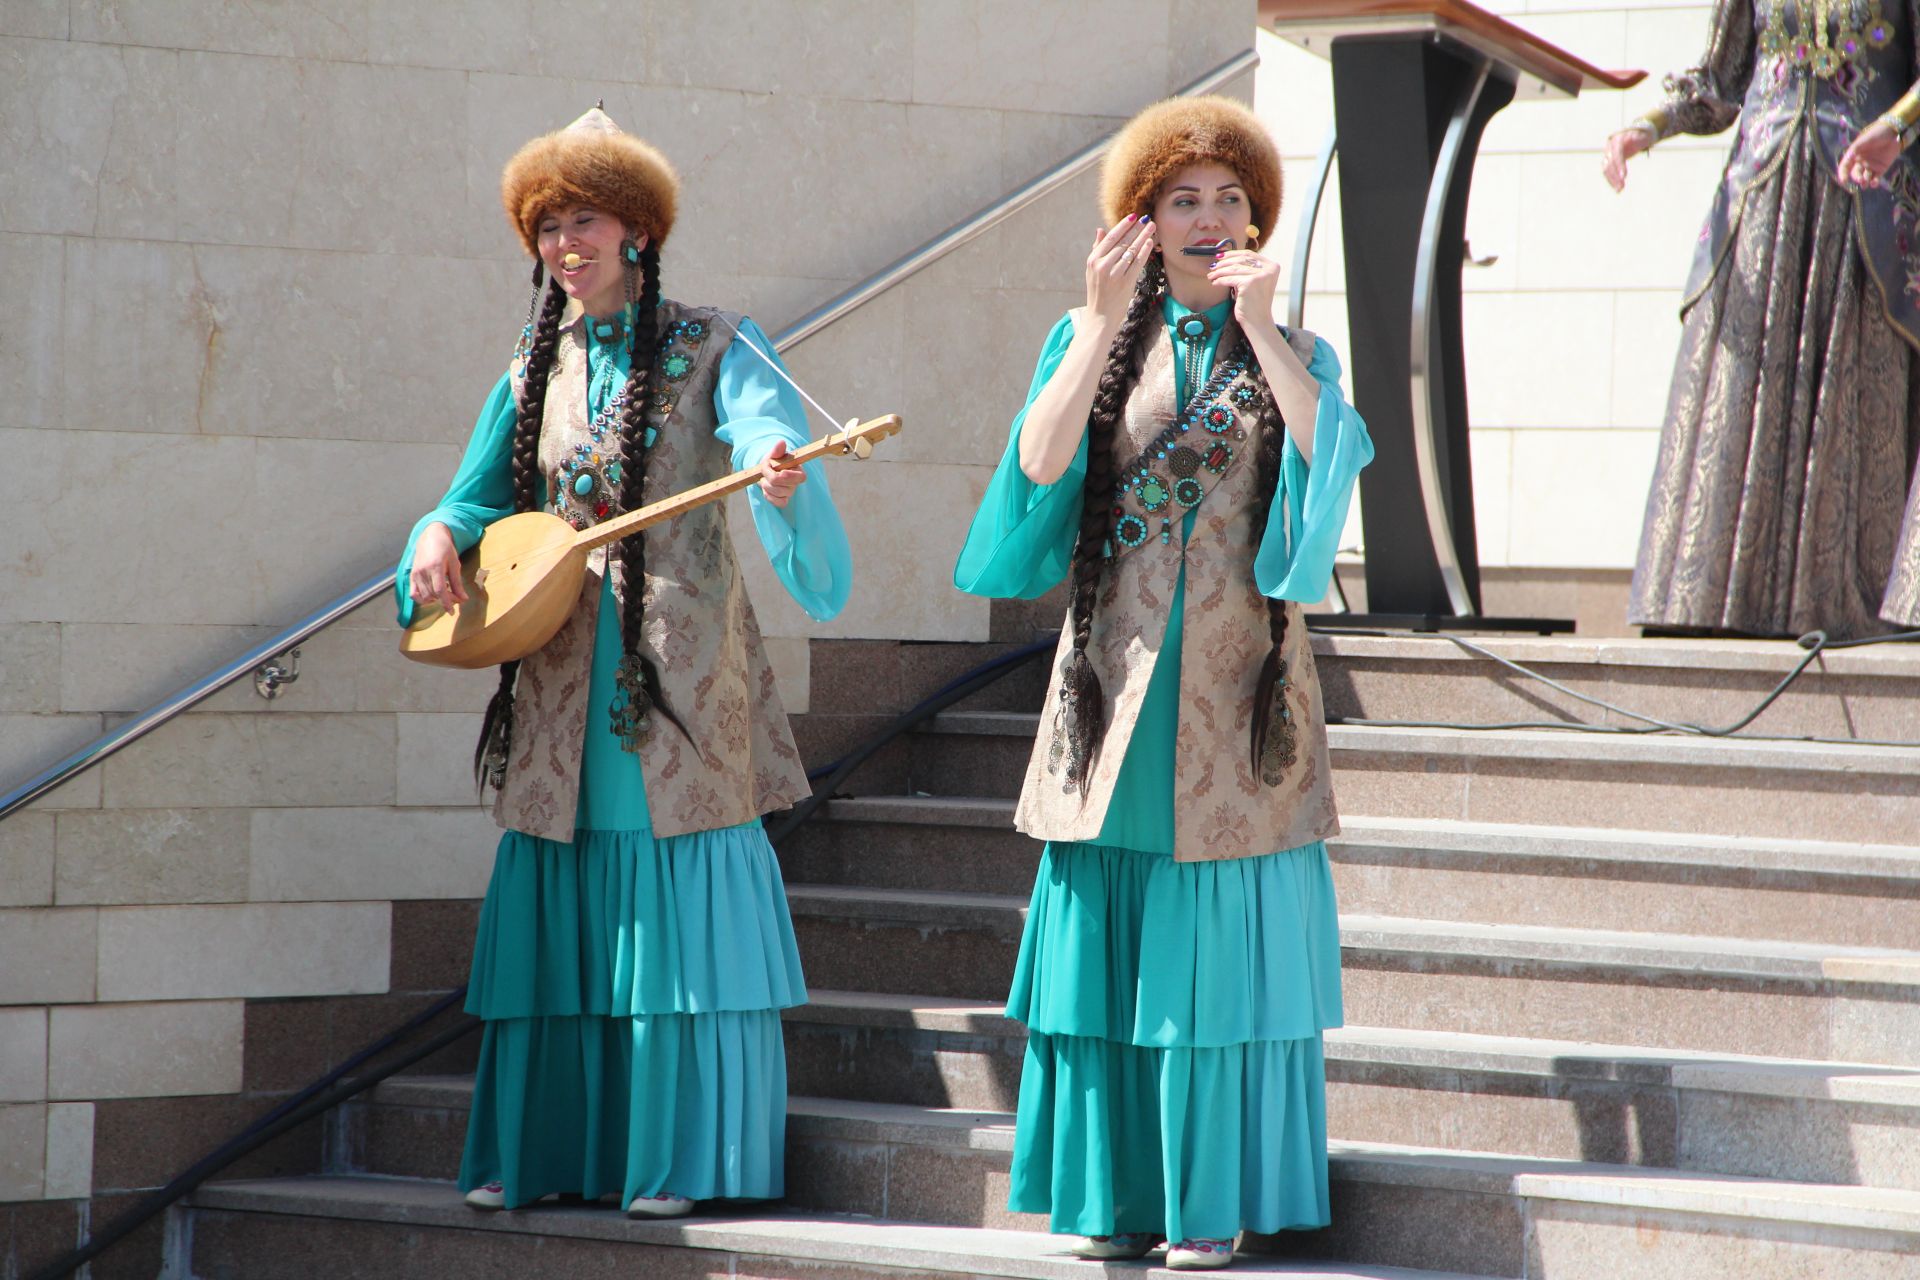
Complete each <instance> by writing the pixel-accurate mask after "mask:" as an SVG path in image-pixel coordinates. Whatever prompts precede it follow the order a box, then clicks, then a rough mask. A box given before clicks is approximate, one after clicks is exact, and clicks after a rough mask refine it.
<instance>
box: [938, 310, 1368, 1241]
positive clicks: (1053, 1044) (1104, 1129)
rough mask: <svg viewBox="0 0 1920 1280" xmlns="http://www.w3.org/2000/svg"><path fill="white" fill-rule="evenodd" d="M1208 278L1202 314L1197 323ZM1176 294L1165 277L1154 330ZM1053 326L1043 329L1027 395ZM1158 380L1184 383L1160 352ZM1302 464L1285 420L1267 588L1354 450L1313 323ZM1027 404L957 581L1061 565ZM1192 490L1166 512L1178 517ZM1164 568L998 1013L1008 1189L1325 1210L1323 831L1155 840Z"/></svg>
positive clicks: (1192, 1219) (1235, 1222) (1193, 1229)
mask: <svg viewBox="0 0 1920 1280" xmlns="http://www.w3.org/2000/svg"><path fill="white" fill-rule="evenodd" d="M1231 308H1232V303H1231V302H1230V301H1229V302H1224V303H1222V304H1220V306H1218V307H1215V308H1213V309H1212V310H1210V311H1209V312H1208V313H1207V315H1208V318H1209V319H1210V320H1212V321H1213V326H1212V332H1213V334H1214V335H1215V336H1214V337H1213V338H1212V339H1211V340H1210V341H1209V343H1208V347H1207V349H1206V351H1205V353H1204V354H1205V358H1204V360H1203V363H1202V372H1201V377H1202V379H1204V378H1206V377H1207V376H1208V374H1209V372H1210V371H1211V368H1212V364H1213V359H1214V356H1215V354H1216V351H1215V349H1214V348H1215V347H1216V346H1217V344H1218V334H1219V332H1220V324H1221V322H1222V321H1224V320H1225V319H1226V317H1227V313H1228V312H1229V311H1230V310H1231ZM1187 314H1189V313H1188V311H1187V310H1186V308H1184V307H1182V306H1181V305H1180V304H1179V303H1177V302H1174V301H1172V300H1171V299H1169V300H1168V301H1167V303H1166V304H1165V316H1164V318H1165V320H1166V322H1167V328H1166V341H1168V342H1173V341H1174V338H1173V329H1172V326H1173V323H1174V322H1175V321H1176V320H1178V319H1179V318H1181V317H1183V316H1185V315H1187ZM1072 339H1073V325H1072V320H1071V317H1068V318H1064V319H1062V320H1061V321H1060V323H1059V324H1057V325H1055V326H1054V329H1053V332H1052V333H1051V334H1049V335H1048V337H1047V342H1046V347H1045V349H1044V350H1043V351H1042V352H1041V355H1040V365H1039V368H1038V370H1036V372H1035V374H1034V378H1033V385H1032V388H1031V389H1030V390H1029V391H1028V393H1027V405H1028V406H1031V405H1032V403H1033V400H1034V398H1035V397H1036V396H1038V395H1039V394H1040V390H1041V388H1042V387H1044V386H1046V384H1047V380H1048V379H1049V378H1051V377H1052V376H1053V373H1054V371H1055V369H1057V368H1058V367H1059V364H1060V360H1061V358H1062V357H1063V356H1064V355H1065V353H1066V349H1067V346H1068V344H1069V343H1070V342H1071V341H1072ZM1174 368H1175V377H1176V380H1177V386H1176V394H1177V398H1178V402H1179V403H1182V404H1184V403H1185V402H1186V398H1187V396H1188V395H1189V394H1190V392H1191V390H1192V389H1191V388H1189V387H1188V386H1187V385H1186V377H1185V374H1184V371H1183V370H1182V369H1181V361H1180V360H1178V359H1176V360H1175V361H1174ZM1310 370H1311V372H1312V374H1313V376H1314V378H1315V379H1316V380H1317V381H1318V382H1319V383H1320V387H1321V390H1320V402H1319V411H1318V415H1317V418H1316V420H1315V423H1314V429H1313V441H1314V449H1313V463H1312V465H1311V466H1309V465H1308V464H1307V462H1306V460H1305V459H1303V458H1302V457H1301V456H1300V453H1299V451H1298V450H1297V449H1296V448H1295V447H1294V445H1293V442H1292V440H1291V439H1289V440H1288V441H1287V442H1286V444H1285V446H1284V449H1283V455H1282V464H1281V475H1280V479H1279V482H1278V486H1277V490H1276V492H1275V495H1274V499H1273V503H1272V506H1271V508H1270V510H1269V512H1268V517H1267V524H1266V528H1265V529H1264V531H1263V534H1262V539H1261V544H1260V546H1259V548H1258V549H1257V552H1256V553H1255V554H1254V555H1253V556H1251V557H1250V559H1251V561H1252V564H1251V571H1252V573H1253V575H1254V580H1255V582H1256V584H1257V585H1258V586H1259V588H1260V590H1261V591H1262V592H1263V593H1265V594H1266V595H1268V596H1270V597H1273V598H1276V599H1287V600H1299V601H1307V602H1311V601H1317V600H1319V599H1320V598H1321V597H1322V596H1323V595H1324V594H1325V592H1326V587H1327V580H1328V577H1329V575H1330V574H1331V573H1332V569H1333V557H1334V552H1335V550H1336V549H1337V547H1338V544H1339V538H1340V533H1341V530H1342V529H1343V528H1344V526H1345V523H1346V515H1347V507H1348V504H1349V502H1350V500H1351V497H1352V492H1353V484H1354V480H1355V477H1356V476H1357V475H1358V474H1359V471H1360V469H1361V468H1362V467H1363V466H1365V465H1366V464H1367V462H1368V461H1369V460H1371V458H1372V457H1373V446H1372V443H1371V441H1370V440H1369V439H1368V437H1367V431H1366V426H1365V424H1364V423H1363V422H1362V421H1361V420H1360V417H1359V415H1358V414H1356V413H1355V412H1354V411H1353V409H1352V407H1351V406H1350V405H1348V404H1347V403H1346V402H1345V401H1344V400H1343V399H1342V398H1341V396H1340V392H1339V385H1338V384H1339V377H1340V366H1339V361H1338V360H1337V358H1336V357H1335V356H1334V354H1333V350H1332V348H1330V347H1329V346H1327V344H1326V343H1325V342H1321V343H1319V344H1318V345H1317V347H1316V348H1315V352H1314V358H1313V361H1312V363H1311V366H1310ZM1025 418H1026V409H1025V408H1023V409H1022V410H1021V412H1020V415H1019V416H1018V417H1016V418H1015V419H1014V423H1013V433H1012V439H1011V440H1010V441H1009V442H1008V444H1007V449H1006V453H1005V455H1004V456H1003V457H1002V458H1001V460H1000V465H999V468H998V470H997V471H996V472H995V473H994V477H993V480H992V482H991V483H990V484H989V485H988V488H987V492H986V495H985V497H984V498H983V499H982V501H981V505H980V511H979V514H978V515H977V516H976V517H975V519H974V522H973V527H972V529H971V530H970V531H969V532H968V535H967V541H966V545H965V547H964V548H963V549H962V551H961V553H960V560H959V564H958V566H957V567H956V569H955V573H954V584H955V585H956V586H957V587H959V588H960V589H961V590H962V591H967V592H971V593H973V594H975V595H983V596H992V597H999V598H1013V599H1031V598H1034V597H1036V596H1040V595H1043V594H1045V593H1046V592H1047V591H1049V590H1051V589H1052V588H1053V587H1054V586H1056V585H1058V584H1059V583H1060V582H1061V581H1062V579H1064V578H1065V576H1066V572H1067V567H1068V564H1069V562H1070V561H1071V559H1072V555H1073V543H1074V539H1075V536H1076V535H1077V533H1078V531H1079V524H1080V502H1081V488H1082V485H1083V482H1084V479H1085V476H1086V462H1087V443H1086V440H1085V439H1084V437H1083V438H1082V440H1081V443H1080V450H1079V453H1078V455H1077V456H1076V458H1075V459H1074V462H1073V465H1072V466H1070V467H1069V468H1068V470H1067V472H1066V474H1065V475H1063V476H1062V477H1061V478H1060V479H1059V480H1058V481H1057V482H1056V483H1054V484H1051V485H1036V484H1034V483H1033V482H1032V481H1030V480H1029V479H1027V477H1026V475H1025V474H1024V473H1023V472H1022V471H1021V470H1020V460H1019V443H1020V429H1021V424H1022V423H1023V422H1024V420H1025ZM1193 518H1194V513H1193V512H1189V513H1188V515H1187V519H1186V524H1185V527H1184V528H1183V531H1182V536H1183V537H1184V536H1186V535H1187V534H1188V533H1190V532H1191V530H1192V525H1193ZM1185 591H1186V580H1185V574H1184V573H1182V575H1181V579H1180V583H1179V586H1178V588H1177V589H1176V591H1175V593H1174V597H1173V601H1172V604H1171V606H1170V616H1169V619H1168V626H1167V634H1166V640H1165V642H1164V643H1163V645H1162V646H1161V649H1160V657H1159V659H1158V661H1157V662H1156V664H1155V666H1154V670H1153V674H1152V676H1151V678H1150V679H1149V681H1148V686H1147V694H1146V700H1145V703H1144V704H1143V706H1142V708H1141V711H1140V719H1139V722H1138V725H1137V727H1136V728H1135V730H1134V733H1133V737H1132V740H1131V742H1130V743H1129V745H1128V748H1127V754H1126V758H1125V759H1124V760H1123V761H1122V763H1121V768H1120V773H1119V778H1118V780H1117V781H1116V783H1115V787H1114V795H1113V800H1112V803H1111V807H1110V808H1109V810H1108V813H1107V818H1106V821H1105V823H1104V825H1103V826H1102V828H1101V831H1100V836H1099V839H1098V840H1095V841H1092V842H1088V843H1068V842H1049V843H1048V844H1047V845H1046V847H1045V848H1044V850H1043V851H1042V853H1041V857H1040V869H1039V873H1038V876H1037V877H1036V880H1035V884H1034V890H1033V900H1032V906H1031V908H1030V910H1029V911H1028V914H1027V923H1026V930H1025V934H1024V936H1023V937H1022V939H1021V943H1020V958H1019V963H1018V966H1017V968H1016V970H1015V973H1014V978H1013V988H1012V991H1011V992H1010V993H1009V995H1008V998H1007V1015H1008V1016H1009V1017H1011V1018H1016V1019H1018V1020H1019V1021H1021V1022H1023V1023H1025V1024H1026V1026H1027V1029H1028V1037H1027V1050H1026V1061H1025V1064H1024V1066H1023V1067H1022V1071H1021V1077H1020V1102H1019V1117H1018V1125H1017V1131H1016V1136H1015V1139H1014V1154H1013V1176H1012V1191H1011V1195H1010V1197H1009V1208H1011V1209H1013V1210H1014V1211H1016V1212H1022V1213H1044V1214H1047V1215H1049V1218H1050V1221H1051V1226H1052V1229H1053V1230H1054V1231H1058V1232H1070V1233H1074V1234H1079V1235H1109V1234H1113V1233H1116V1232H1150V1233H1155V1234H1163V1235H1165V1236H1166V1237H1167V1238H1169V1239H1171V1240H1181V1239H1188V1238H1208V1239H1225V1238H1228V1237H1231V1236H1233V1235H1234V1234H1235V1233H1237V1232H1238V1231H1240V1230H1242V1229H1245V1230H1249V1231H1260V1232H1272V1231H1280V1230H1285V1229H1288V1228H1309V1227H1319V1226H1324V1225H1325V1224H1326V1223H1327V1221H1328V1202H1327V1139H1326V1082H1325V1070H1324V1067H1323V1064H1322V1054H1321V1036H1322V1033H1323V1032H1324V1031H1325V1030H1327V1029H1328V1028H1330V1027H1337V1026H1339V1025H1340V1024H1341V1015H1340V936H1339V927H1338V923H1337V920H1336V918H1335V909H1334V895H1333V877H1332V873H1331V870H1330V869H1329V867H1328V865H1327V851H1326V846H1325V845H1323V844H1321V843H1319V842H1317V841H1316V842H1315V843H1313V844H1309V845H1303V846H1301V847H1300V848H1297V849H1285V850H1280V851H1276V852H1274V853H1271V854H1266V855H1263V856H1260V857H1253V858H1239V859H1231V860H1228V861H1223V862H1176V861H1175V860H1174V858H1173V852H1174V839H1173V807H1172V799H1173V772H1174V770H1173V751H1174V737H1175V731H1176V728H1177V726H1178V724H1179V692H1180V650H1181V634H1182V625H1181V622H1182V618H1181V610H1182V604H1183V601H1184V597H1185Z"/></svg>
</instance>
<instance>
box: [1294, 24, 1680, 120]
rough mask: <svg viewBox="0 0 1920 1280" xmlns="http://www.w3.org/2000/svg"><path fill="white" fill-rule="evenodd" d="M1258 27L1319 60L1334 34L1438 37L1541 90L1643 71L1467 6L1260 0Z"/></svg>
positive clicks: (1627, 77) (1617, 79) (1591, 84)
mask: <svg viewBox="0 0 1920 1280" xmlns="http://www.w3.org/2000/svg"><path fill="white" fill-rule="evenodd" d="M1260 25H1261V26H1263V27H1266V28H1267V29H1269V30H1271V31H1272V32H1273V33H1274V34H1275V35H1278V36H1279V37H1281V38H1282V39H1284V40H1287V41H1290V42H1291V43H1293V44H1297V45H1299V46H1300V47H1301V48H1303V49H1305V50H1307V51H1308V52H1310V53H1315V54H1318V55H1319V56H1320V57H1323V58H1324V57H1327V56H1328V53H1329V50H1330V48H1331V46H1332V44H1333V41H1334V40H1335V39H1336V38H1338V37H1340V36H1359V35H1391V34H1394V33H1397V32H1413V31H1435V32H1443V33H1445V34H1447V35H1449V36H1452V37H1453V38H1454V39H1456V40H1458V41H1460V42H1461V43H1462V44H1465V45H1469V46H1471V47H1472V48H1474V49H1477V50H1479V51H1480V52H1481V53H1484V54H1486V55H1487V56H1488V57H1490V58H1492V59H1494V60H1495V61H1496V62H1498V63H1499V64H1501V65H1502V66H1505V67H1508V68H1511V69H1512V70H1513V71H1515V72H1516V73H1518V74H1519V75H1520V76H1521V77H1523V79H1525V80H1531V81H1534V82H1536V83H1537V84H1538V85H1539V86H1540V87H1541V88H1543V89H1545V90H1547V91H1548V92H1554V93H1562V94H1565V95H1567V96H1568V97H1577V96H1579V93H1580V91H1581V90H1582V89H1631V88H1632V87H1633V86H1634V85H1636V84H1639V83H1640V82H1641V81H1642V80H1644V79H1646V78H1647V73H1646V72H1644V71H1602V70H1601V69H1600V68H1598V67H1596V66H1594V65H1593V64H1592V63H1590V62H1587V61H1585V60H1584V59H1581V58H1578V57H1575V56H1574V55H1573V54H1571V53H1568V52H1567V51H1566V50H1564V49H1561V48H1559V47H1558V46H1556V45H1552V44H1548V43H1547V42H1546V41H1545V40H1542V39H1541V38H1540V37H1539V36H1536V35H1534V34H1533V33H1532V32H1531V31H1528V30H1526V29H1525V28H1524V27H1518V26H1515V25H1514V24H1513V23H1511V22H1508V21H1507V20H1506V19H1505V18H1502V17H1501V16H1500V15H1499V14H1496V13H1489V12H1487V11H1486V10H1485V9H1482V8H1481V7H1480V6H1478V5H1475V4H1469V3H1468V2H1467V0H1260Z"/></svg>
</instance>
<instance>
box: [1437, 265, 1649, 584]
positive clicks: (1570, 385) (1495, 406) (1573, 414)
mask: <svg viewBox="0 0 1920 1280" xmlns="http://www.w3.org/2000/svg"><path fill="white" fill-rule="evenodd" d="M1487 251H1488V250H1482V249H1480V248H1478V247H1477V246H1476V252H1487ZM1613 312H1614V306H1613V295H1612V294H1611V293H1607V292H1601V291H1598V290H1589V291H1583V292H1573V291H1571V290H1559V291H1555V292H1553V293H1479V292H1476V293H1471V294H1468V295H1467V296H1466V298H1465V299H1464V303H1463V306H1462V308H1461V324H1462V326H1463V329H1464V332H1465V338H1466V357H1467V378H1468V381H1469V384H1470V385H1471V386H1472V387H1473V391H1474V396H1473V422H1474V424H1475V425H1476V426H1478V427H1483V428H1484V427H1551V428H1555V431H1554V434H1555V435H1558V434H1561V432H1559V430H1558V429H1559V428H1563V427H1604V426H1606V425H1607V423H1608V422H1609V421H1611V419H1612V413H1611V405H1610V403H1609V397H1610V395H1611V392H1612V390H1613V380H1612V376H1611V370H1610V369H1608V367H1607V364H1606V362H1605V361H1603V360H1577V361H1569V360H1567V359H1565V358H1564V356H1565V353H1566V352H1567V351H1588V352H1604V351H1611V350H1612V349H1613ZM1566 474H1567V475H1568V476H1571V475H1574V474H1585V473H1572V472H1569V473H1566ZM1555 478H1556V479H1559V478H1560V477H1555ZM1549 492H1550V493H1551V495H1552V496H1553V497H1554V498H1556V499H1557V500H1558V501H1560V502H1561V503H1565V502H1566V501H1567V499H1568V497H1569V496H1570V494H1569V486H1568V485H1567V484H1565V483H1564V482H1563V483H1560V484H1556V485H1553V486H1552V487H1551V488H1550V490H1549ZM1529 562H1530V563H1532V562H1533V561H1532V560H1531V559H1530V560H1529Z"/></svg>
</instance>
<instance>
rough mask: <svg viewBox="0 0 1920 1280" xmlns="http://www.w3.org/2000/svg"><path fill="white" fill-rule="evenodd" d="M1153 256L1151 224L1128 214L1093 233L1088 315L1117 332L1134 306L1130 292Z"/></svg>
mask: <svg viewBox="0 0 1920 1280" xmlns="http://www.w3.org/2000/svg"><path fill="white" fill-rule="evenodd" d="M1152 252H1153V220H1152V219H1151V218H1142V217H1140V216H1139V215H1138V214H1129V215H1127V216H1126V217H1125V218H1123V219H1121V220H1120V221H1119V222H1116V223H1114V224H1113V226H1112V227H1110V228H1108V229H1107V230H1105V231H1100V232H1095V233H1094V237H1093V250H1092V252H1090V253H1088V254H1087V311H1088V312H1089V313H1091V314H1092V315H1093V316H1095V317H1097V318H1098V319H1099V320H1100V321H1101V322H1102V323H1104V324H1105V325H1106V326H1107V327H1108V328H1109V329H1118V328H1119V327H1120V322H1121V321H1123V320H1125V319H1126V318H1127V308H1128V307H1129V306H1131V305H1132V304H1133V289H1134V286H1135V285H1136V284H1138V283H1139V280H1140V273H1141V272H1142V271H1144V270H1145V269H1146V266H1147V255H1149V254H1151V253H1152Z"/></svg>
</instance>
